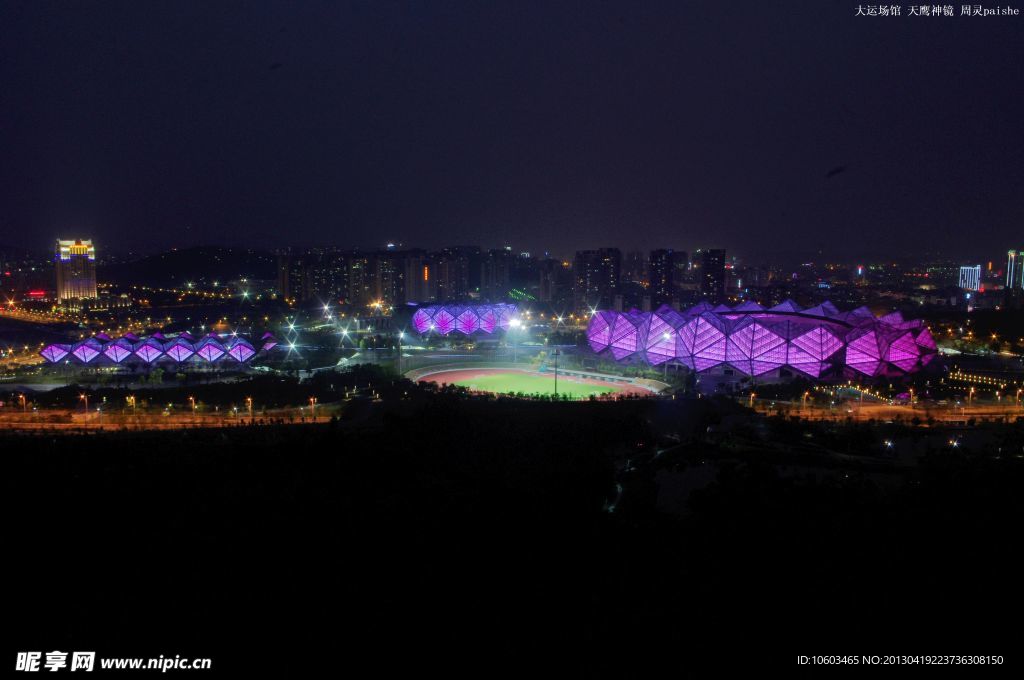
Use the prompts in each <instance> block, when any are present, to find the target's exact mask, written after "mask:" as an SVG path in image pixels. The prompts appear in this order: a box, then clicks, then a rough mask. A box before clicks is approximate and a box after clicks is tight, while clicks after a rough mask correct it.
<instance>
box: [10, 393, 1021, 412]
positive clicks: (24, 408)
mask: <svg viewBox="0 0 1024 680" xmlns="http://www.w3.org/2000/svg"><path fill="white" fill-rule="evenodd" d="M1017 396H1018V397H1019V396H1020V390H1017ZM18 401H20V402H21V412H22V413H28V401H27V400H26V399H25V395H24V394H19V395H18Z"/></svg>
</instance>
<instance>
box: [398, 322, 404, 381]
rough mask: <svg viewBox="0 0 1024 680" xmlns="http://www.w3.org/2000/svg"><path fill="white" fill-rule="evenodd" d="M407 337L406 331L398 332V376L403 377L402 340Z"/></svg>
mask: <svg viewBox="0 0 1024 680" xmlns="http://www.w3.org/2000/svg"><path fill="white" fill-rule="evenodd" d="M404 337H405V331H398V375H402V338H404Z"/></svg>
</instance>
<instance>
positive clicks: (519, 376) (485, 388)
mask: <svg viewBox="0 0 1024 680" xmlns="http://www.w3.org/2000/svg"><path fill="white" fill-rule="evenodd" d="M409 377H411V378H412V379H414V380H417V381H418V382H432V383H436V384H438V385H458V386H459V387H465V388H466V389H468V390H470V391H471V392H490V393H492V394H515V395H525V396H554V395H555V394H556V392H555V390H556V387H555V374H554V373H553V372H550V371H544V372H541V371H536V370H532V369H525V368H486V367H481V368H458V369H453V368H445V369H428V370H421V371H417V372H416V375H410V376H409ZM663 387H664V385H662V384H661V383H658V382H657V381H640V380H630V379H627V378H617V377H615V376H602V375H598V374H591V373H583V372H580V371H565V372H563V371H562V370H559V371H558V385H557V394H558V396H559V397H565V398H569V399H589V398H591V397H606V398H608V397H616V396H648V397H649V396H652V395H654V394H657V393H658V392H659V391H660V390H661V388H663Z"/></svg>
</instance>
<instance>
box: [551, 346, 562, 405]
mask: <svg viewBox="0 0 1024 680" xmlns="http://www.w3.org/2000/svg"><path fill="white" fill-rule="evenodd" d="M559 354H561V352H559V351H558V348H557V347H556V348H555V351H554V352H552V354H551V356H553V357H554V358H555V399H557V398H558V355H559Z"/></svg>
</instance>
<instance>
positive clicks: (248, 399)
mask: <svg viewBox="0 0 1024 680" xmlns="http://www.w3.org/2000/svg"><path fill="white" fill-rule="evenodd" d="M245 406H246V408H248V409H249V420H250V421H252V397H246V398H245Z"/></svg>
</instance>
